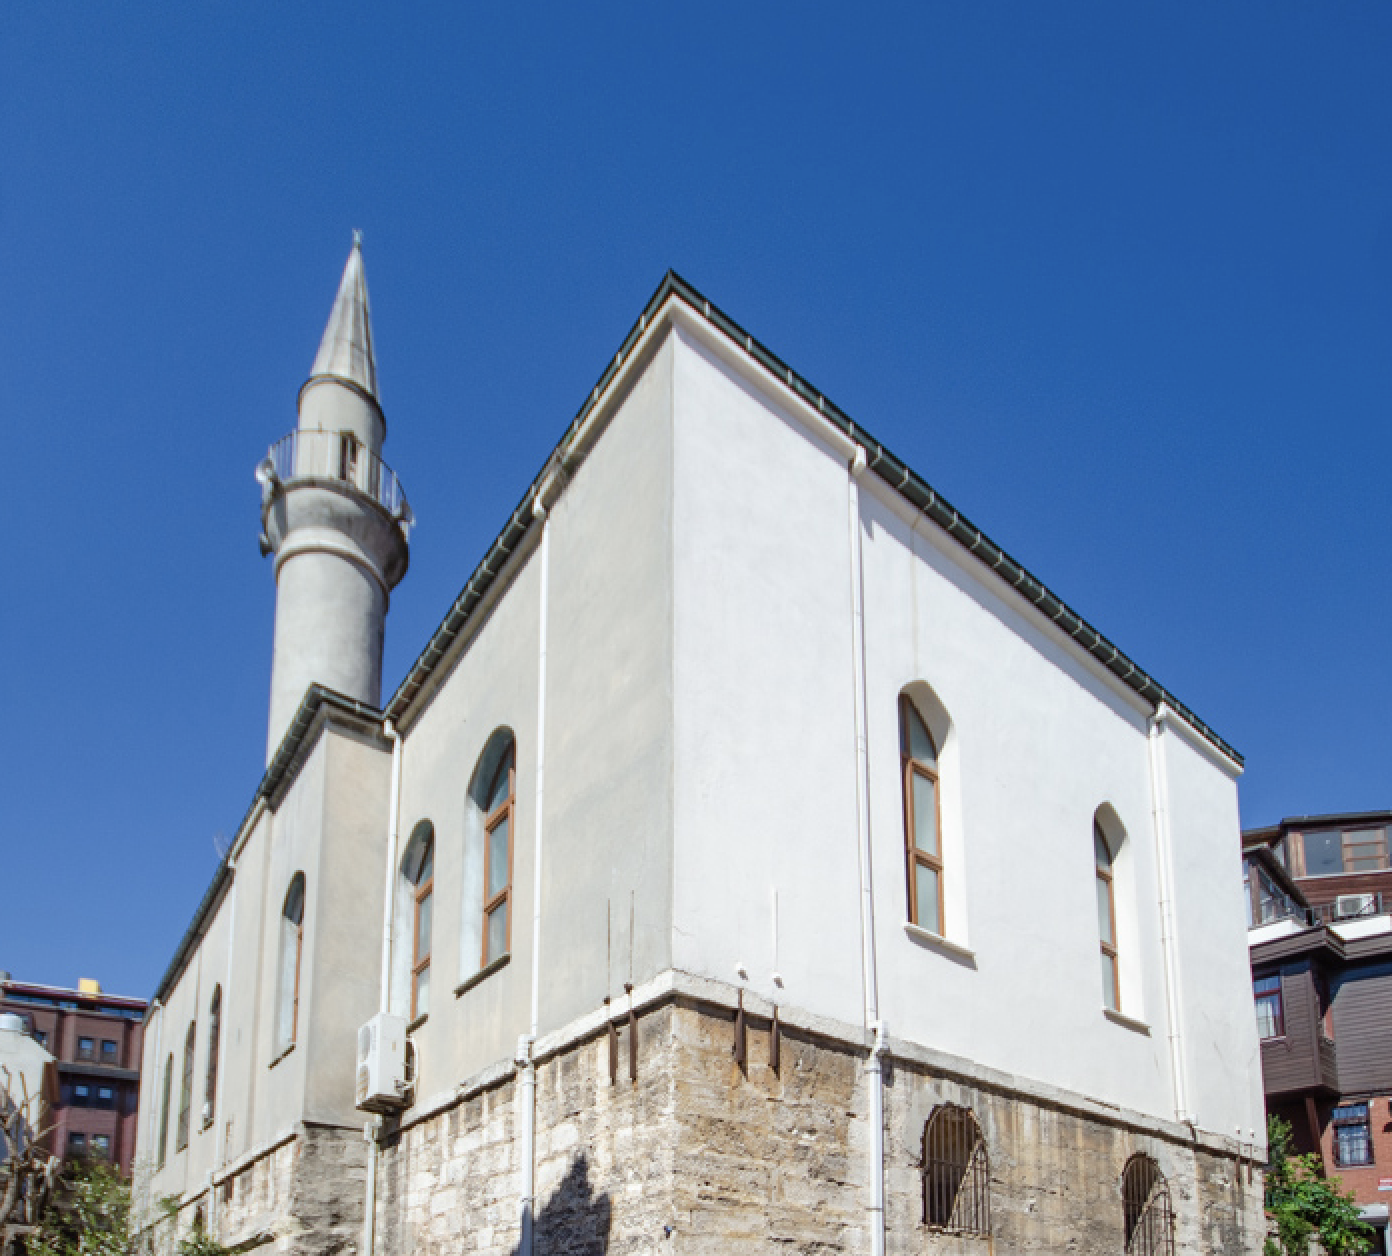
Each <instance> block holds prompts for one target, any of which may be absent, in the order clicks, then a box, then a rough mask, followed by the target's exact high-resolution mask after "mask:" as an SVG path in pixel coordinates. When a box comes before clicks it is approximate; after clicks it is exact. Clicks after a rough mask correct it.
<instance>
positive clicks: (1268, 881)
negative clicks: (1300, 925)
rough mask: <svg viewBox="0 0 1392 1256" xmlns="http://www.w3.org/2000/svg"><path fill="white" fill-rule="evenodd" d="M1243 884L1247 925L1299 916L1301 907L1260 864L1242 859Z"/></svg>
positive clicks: (1265, 923)
mask: <svg viewBox="0 0 1392 1256" xmlns="http://www.w3.org/2000/svg"><path fill="white" fill-rule="evenodd" d="M1242 866H1243V885H1244V887H1245V888H1246V890H1247V927H1248V928H1249V929H1251V928H1254V927H1255V926H1257V925H1269V924H1271V923H1272V921H1275V920H1285V919H1286V918H1287V917H1290V916H1299V915H1300V914H1301V909H1300V907H1299V906H1298V905H1297V903H1296V901H1295V899H1293V898H1292V897H1291V896H1290V895H1289V894H1287V893H1286V891H1285V890H1283V889H1282V888H1281V887H1280V886H1279V885H1277V884H1276V882H1275V881H1274V880H1273V879H1272V876H1271V874H1270V873H1269V872H1267V870H1266V869H1265V868H1263V867H1262V866H1261V864H1259V863H1257V862H1256V861H1255V860H1252V859H1247V860H1244V861H1243V865H1242Z"/></svg>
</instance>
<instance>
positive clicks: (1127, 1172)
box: [1121, 1153, 1174, 1256]
mask: <svg viewBox="0 0 1392 1256" xmlns="http://www.w3.org/2000/svg"><path fill="white" fill-rule="evenodd" d="M1121 1214H1122V1225H1123V1229H1124V1233H1125V1236H1126V1249H1125V1250H1126V1253H1127V1256H1172V1254H1173V1252H1174V1212H1173V1211H1172V1209H1171V1207H1170V1188H1169V1184H1168V1183H1167V1182H1166V1181H1165V1175H1164V1174H1163V1173H1161V1172H1160V1166H1159V1165H1158V1164H1156V1163H1155V1161H1154V1160H1152V1159H1151V1158H1150V1157H1149V1156H1147V1155H1144V1154H1139V1153H1138V1154H1137V1155H1134V1156H1132V1157H1131V1159H1130V1160H1128V1161H1127V1162H1126V1167H1125V1169H1123V1170H1122V1174H1121Z"/></svg>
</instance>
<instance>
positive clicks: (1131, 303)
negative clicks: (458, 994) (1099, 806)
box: [0, 0, 1392, 994]
mask: <svg viewBox="0 0 1392 1256" xmlns="http://www.w3.org/2000/svg"><path fill="white" fill-rule="evenodd" d="M852 12H854V16H851V14H852ZM1389 65H1392V7H1389V6H1388V5H1386V4H1376V3H1371V2H1352V3H1346V4H1338V5H1318V6H1317V5H1311V4H1306V3H1282V2H1273V0H1262V2H1261V3H1232V4H1222V5H1212V4H1199V3H1191V4H1185V5H1179V6H1148V7H1146V6H1134V5H1117V4H1115V3H1111V2H1108V3H1096V4H1080V3H1060V4H1049V5H1042V4H1035V3H1019V4H1015V5H1001V4H992V3H978V2H972V3H966V2H965V0H964V2H962V3H953V4H912V5H905V6H902V7H900V8H897V9H895V8H879V7H875V8H867V7H866V6H860V7H858V8H853V7H852V6H846V5H828V6H824V7H821V8H818V7H815V6H813V5H810V4H799V5H786V6H775V5H750V4H742V5H721V4H705V5H699V6H698V5H652V4H646V5H638V4H632V5H623V6H618V5H614V6H604V7H597V6H590V5H575V4H566V5H555V6H551V7H541V6H524V5H499V4H493V5H480V4H473V3H449V4H436V5H430V4H419V5H410V6H406V5H401V6H387V5H379V6H365V5H364V6H357V5H352V4H347V3H338V4H332V5H331V4H312V3H302V4H301V3H297V4H270V3H257V4H233V3H230V2H221V3H212V2H210V3H200V4H174V3H169V4H163V5H159V6H153V5H141V4H125V5H94V4H78V3H63V2H57V3H50V4H42V5H18V4H12V5H6V6H4V8H3V10H2V11H0V422H2V423H3V433H4V453H3V462H4V468H5V474H4V477H3V490H0V523H3V530H4V537H5V542H6V543H5V546H4V549H3V555H4V557H3V564H4V567H3V588H2V591H0V612H2V613H0V660H3V662H2V663H0V666H2V667H3V673H0V675H2V676H3V689H2V690H0V692H3V695H4V703H3V707H2V708H0V711H2V712H3V719H0V765H3V766H2V767H0V785H3V788H0V881H3V885H4V888H5V891H6V893H5V909H4V911H3V912H0V968H9V969H12V970H14V972H15V973H16V975H17V976H23V977H26V978H31V979H36V980H43V981H53V982H59V983H64V984H70V983H73V982H75V981H76V979H77V977H78V976H79V975H91V976H96V977H99V978H101V979H102V980H103V981H104V982H105V983H106V985H107V986H108V988H114V989H117V990H119V991H121V992H128V993H132V994H149V993H150V992H151V990H152V988H153V986H154V983H155V981H156V979H157V978H158V976H159V974H160V972H161V971H162V970H163V967H164V964H165V963H166V961H167V960H168V958H169V956H170V954H171V953H172V950H173V947H174V945H175V943H176V942H177V940H178V938H179V936H180V935H181V934H182V932H183V930H184V928H185V926H186V925H187V923H188V920H189V918H190V916H191V914H192V912H193V909H194V907H195V905H196V903H197V902H198V899H199V897H200V895H201V894H202V892H203V890H204V888H205V886H206V884H207V881H208V878H209V876H210V875H211V873H212V871H213V868H214V866H215V854H214V839H215V837H216V835H218V834H229V833H231V832H232V831H233V830H234V829H235V826H236V824H237V822H238V821H239V819H240V818H241V816H242V814H243V812H244V810H245V809H246V806H247V804H248V803H249V801H250V799H251V796H252V792H253V790H254V788H255V786H256V783H257V781H258V779H259V777H260V773H261V769H262V763H263V741H264V736H265V720H266V701H267V687H268V669H269V659H270V640H271V623H272V610H273V595H274V587H273V578H272V573H271V568H270V565H269V563H268V562H267V561H265V560H263V559H262V558H261V557H260V556H259V554H258V553H257V547H256V537H257V530H258V523H257V501H258V498H257V489H256V485H255V483H254V481H253V479H252V470H253V467H254V466H255V464H256V462H257V460H258V459H259V458H260V457H261V456H262V455H263V453H264V452H265V449H266V446H267V445H268V444H269V443H270V442H272V441H273V440H275V439H276V438H278V437H279V436H281V435H282V434H284V433H285V432H286V431H288V430H289V429H290V428H291V427H292V426H293V424H294V421H295V394H296V390H297V388H298V387H299V385H300V383H301V382H302V381H303V379H304V377H305V375H306V374H307V372H308V369H309V365H310V363H311V361H312V359H313V356H314V351H315V348H316V346H317V343H318V338H319V335H320V332H321V330H322V328H323V324H324V320H325V318H326V317H327V314H328V309H329V304H330V301H331V299H332V296H333V292H334V287H335V284H336V283H337V280H338V275H339V271H340V268H341V267H342V264H343V261H344V258H345V256H346V253H347V249H348V246H349V242H350V232H351V229H352V228H354V227H361V228H362V229H363V230H364V232H365V235H366V258H367V269H368V277H369V281H370V284H371V288H372V297H373V307H374V319H375V327H376V335H377V345H378V363H379V368H380V374H381V380H382V389H383V396H384V402H385V407H386V412H387V418H388V424H389V434H388V440H387V446H386V451H385V452H386V456H387V458H388V460H389V461H390V463H391V464H392V465H393V466H394V467H395V468H396V470H397V471H398V472H399V473H400V475H401V477H402V479H403V481H404V482H405V485H406V488H407V491H408V493H409V495H410V497H411V500H412V503H413V505H414V507H415V510H416V513H417V516H418V518H419V520H420V527H419V529H418V531H417V533H416V537H415V545H414V549H413V555H412V569H411V572H410V575H409V576H408V578H407V580H406V581H405V583H404V584H403V585H402V587H401V588H400V590H399V591H398V593H397V595H396V597H395V600H394V603H393V607H392V613H391V616H390V619H389V621H388V627H387V657H386V669H385V670H386V677H387V685H388V688H389V689H390V688H391V687H393V686H394V685H395V684H396V682H397V681H398V680H399V679H400V677H401V675H402V674H403V673H404V671H405V669H406V668H407V667H408V666H409V663H410V661H411V660H412V659H413V658H414V657H415V655H416V653H417V652H418V651H419V650H420V649H421V647H422V646H423V645H424V643H425V640H426V638H427V636H428V634H429V633H430V631H431V630H432V629H433V628H434V626H435V625H436V624H437V623H438V621H439V619H440V618H441V617H442V615H443V614H444V612H445V610H446V608H447V606H448V604H449V602H450V599H451V598H452V597H453V596H454V595H455V593H456V592H457V591H458V590H459V588H460V587H461V586H462V584H463V582H464V580H465V579H466V578H467V576H468V574H469V572H470V571H471V570H472V568H473V566H474V564H475V562H476V561H477V560H478V558H479V557H480V556H481V554H482V553H483V551H484V549H485V547H486V546H487V544H488V543H489V541H490V540H491V539H492V537H493V536H494V534H495V533H496V531H497V529H498V527H499V526H500V524H501V522H502V520H503V519H504V516H505V514H506V512H507V511H508V509H510V508H511V506H512V505H513V504H514V503H515V502H516V501H517V499H518V497H519V496H520V495H521V493H522V491H523V489H524V487H525V486H526V484H527V482H528V481H529V480H530V478H531V476H532V475H533V474H534V472H535V471H536V470H537V469H538V467H539V466H540V464H541V462H542V460H543V458H544V457H545V455H546V453H547V452H548V451H549V449H550V448H551V446H552V445H553V443H554V442H555V440H556V439H557V437H558V436H559V434H560V433H561V431H562V430H563V428H564V426H565V424H566V423H567V422H568V420H569V419H570V417H571V416H572V414H573V413H574V412H575V410H576V409H577V407H578V406H579V404H580V402H581V401H582V400H583V398H584V396H585V394H586V392H587V391H588V390H589V388H590V387H591V385H592V384H593V382H594V380H595V379H596V377H597V376H598V375H599V373H600V371H601V369H602V367H603V365H604V363H605V361H606V359H607V358H608V357H609V356H610V355H611V354H612V353H613V352H614V350H615V349H616V348H617V347H618V344H619V342H620V340H621V338H622V336H623V334H624V332H625V331H626V330H627V328H628V326H629V324H630V323H631V322H632V320H633V319H634V318H635V317H636V316H637V314H638V312H639V311H640V309H641V308H642V306H643V303H644V302H645V301H646V299H647V297H648V296H649V294H650V293H651V291H652V290H653V288H654V287H655V286H656V285H657V283H658V281H659V280H660V278H661V276H662V274H663V272H664V271H665V270H666V269H667V268H668V267H669V266H670V267H673V268H675V269H677V270H678V271H680V272H681V273H682V274H683V275H685V276H686V277H687V278H689V279H690V280H691V281H692V282H693V283H695V284H696V285H697V286H698V287H700V288H701V289H702V290H704V291H705V292H706V293H707V294H708V295H709V296H710V297H711V298H712V299H713V300H715V301H717V302H718V303H719V304H721V305H722V306H723V307H724V308H725V309H726V310H727V311H728V312H729V313H730V314H731V315H732V316H733V317H735V318H736V319H738V320H739V321H740V322H742V323H743V324H744V325H745V326H747V327H748V328H749V329H750V330H751V331H753V332H754V333H755V334H756V335H757V336H759V337H761V338H762V339H763V340H764V341H765V342H766V343H767V344H768V345H769V346H770V347H771V348H772V349H774V351H775V352H777V353H779V354H780V355H782V356H783V357H784V358H785V359H786V360H787V361H789V362H791V363H792V364H793V365H794V366H796V367H797V368H798V369H799V370H800V371H802V372H803V374H805V375H806V376H807V377H808V378H810V379H811V380H812V382H813V383H814V384H815V385H816V386H818V387H819V388H821V389H823V390H824V391H825V392H826V393H827V394H828V395H830V396H831V397H833V398H835V399H836V400H837V401H838V402H839V404H840V405H842V406H843V407H844V408H845V409H846V410H847V411H848V412H849V413H850V414H852V415H853V416H854V417H856V418H857V419H858V420H860V421H861V422H862V423H863V424H864V425H865V426H867V427H868V428H869V429H870V430H871V431H872V432H874V433H875V434H876V435H877V436H879V438H880V439H881V440H883V441H884V442H885V443H886V444H888V445H889V446H890V447H891V448H892V449H894V450H895V451H896V452H897V453H899V454H900V455H901V456H903V457H904V458H905V459H907V460H908V461H909V462H910V463H911V464H912V465H913V466H914V467H916V468H917V469H918V470H919V471H921V472H922V473H923V474H924V475H925V476H926V478H927V479H928V480H929V482H930V483H932V484H933V485H934V486H935V487H937V488H938V489H939V490H940V491H941V492H942V493H943V494H944V495H946V496H947V498H948V499H949V500H950V501H952V502H953V504H954V505H956V506H958V507H959V508H960V509H961V510H962V511H963V512H964V513H966V514H967V515H968V516H969V517H970V518H972V519H973V520H974V521H975V522H977V523H978V524H980V525H981V526H982V527H983V528H984V529H985V530H986V531H987V533H988V534H990V535H991V536H992V537H993V538H994V539H995V540H997V541H998V542H999V543H1001V544H1002V545H1004V546H1005V547H1006V548H1007V549H1008V550H1010V551H1011V552H1012V553H1014V554H1015V555H1016V556H1017V557H1019V558H1020V559H1021V560H1022V561H1023V562H1025V564H1026V565H1027V566H1029V567H1030V568H1031V569H1032V570H1033V571H1034V572H1035V574H1036V575H1038V576H1040V577H1041V578H1042V579H1043V580H1045V582H1046V583H1048V584H1049V585H1050V586H1051V587H1052V588H1053V589H1055V590H1056V591H1057V592H1058V593H1060V594H1061V595H1062V596H1063V597H1064V598H1065V599H1067V600H1068V601H1069V602H1071V603H1072V604H1073V605H1074V606H1075V607H1076V608H1077V609H1079V610H1080V611H1081V612H1082V613H1083V614H1084V615H1085V616H1087V617H1088V618H1089V619H1091V620H1092V622H1093V623H1095V624H1096V625H1097V626H1098V627H1099V628H1100V629H1101V630H1102V631H1104V632H1105V633H1107V634H1109V635H1110V636H1111V637H1112V638H1113V639H1114V640H1115V641H1117V642H1118V643H1119V644H1120V645H1121V646H1122V647H1123V648H1124V649H1126V650H1127V651H1128V652H1130V653H1131V655H1132V656H1133V657H1134V658H1135V659H1136V660H1137V661H1138V662H1140V663H1141V664H1142V665H1143V666H1144V667H1146V668H1147V669H1149V670H1150V671H1151V672H1152V673H1153V674H1154V675H1155V676H1156V677H1157V678H1159V679H1160V680H1161V681H1162V683H1164V684H1166V685H1168V686H1169V687H1170V688H1171V689H1172V690H1174V691H1175V692H1176V693H1177V694H1178V695H1179V696H1180V697H1181V698H1182V699H1183V700H1184V701H1186V702H1187V703H1189V704H1190V705H1191V706H1192V707H1193V708H1194V709H1195V710H1196V711H1197V712H1198V713H1199V714H1200V715H1201V716H1203V717H1204V718H1205V719H1207V720H1208V721H1210V722H1211V723H1212V724H1213V726H1214V727H1215V728H1217V729H1218V731H1219V732H1221V733H1222V734H1223V735H1224V736H1226V737H1227V738H1228V739H1229V740H1230V741H1231V742H1233V744H1235V745H1236V746H1237V747H1238V748H1239V749H1240V750H1241V751H1243V752H1244V753H1245V754H1246V756H1247V760H1248V770H1247V774H1246V776H1245V777H1244V778H1243V781H1242V785H1241V796H1242V809H1243V820H1244V822H1245V823H1246V824H1248V825H1251V824H1258V823H1264V822H1268V821H1272V820H1275V819H1277V818H1278V817H1280V816H1282V815H1285V814H1296V813H1308V812H1316V811H1324V810H1344V809H1361V808H1373V807H1386V806H1392V788H1389V782H1388V765H1389V757H1390V754H1392V733H1389V728H1388V718H1387V714H1388V712H1389V710H1392V664H1389V649H1388V627H1389V621H1392V595H1390V594H1389V565H1388V510H1387V505H1386V502H1385V498H1386V496H1387V490H1386V480H1387V470H1388V465H1389V454H1392V440H1390V439H1389V418H1392V415H1390V414H1389V400H1390V399H1392V353H1390V352H1389V348H1392V338H1390V337H1389V333H1390V332H1392V173H1389V172H1392V162H1389V153H1392V108H1390V107H1389V106H1390V104H1392V102H1390V101H1389V96H1392V75H1389V73H1388V66H1389Z"/></svg>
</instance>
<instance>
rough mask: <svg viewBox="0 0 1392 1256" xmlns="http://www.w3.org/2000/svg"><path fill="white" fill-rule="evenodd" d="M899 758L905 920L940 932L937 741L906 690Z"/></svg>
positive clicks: (901, 711)
mask: <svg viewBox="0 0 1392 1256" xmlns="http://www.w3.org/2000/svg"><path fill="white" fill-rule="evenodd" d="M899 764H900V769H901V772H902V778H903V789H904V848H905V857H906V860H907V865H908V868H907V871H908V882H909V886H908V889H909V921H910V922H911V923H912V924H915V925H918V926H919V928H921V929H927V930H928V931H929V932H930V933H937V934H941V933H943V931H944V930H943V915H944V912H943V859H942V807H941V804H940V802H939V789H938V747H937V743H936V742H935V741H934V740H933V735H932V733H930V732H929V731H928V725H927V723H926V722H925V721H924V719H923V716H922V715H921V714H920V713H919V710H918V708H917V707H916V706H915V705H914V704H913V701H912V700H911V699H910V698H909V696H908V694H900V695H899Z"/></svg>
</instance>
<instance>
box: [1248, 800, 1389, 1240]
mask: <svg viewBox="0 0 1392 1256" xmlns="http://www.w3.org/2000/svg"><path fill="white" fill-rule="evenodd" d="M1242 841H1243V854H1244V859H1245V868H1246V873H1247V889H1248V905H1247V910H1248V916H1247V924H1248V928H1249V933H1248V942H1249V945H1250V950H1251V957H1252V982H1253V994H1254V996H1255V999H1256V1006H1257V1026H1258V1032H1259V1034H1260V1037H1261V1062H1262V1084H1263V1089H1264V1090H1265V1092H1266V1104H1267V1111H1268V1112H1271V1113H1273V1114H1274V1115H1277V1116H1280V1117H1281V1118H1283V1119H1284V1120H1286V1121H1288V1122H1290V1125H1291V1130H1292V1134H1293V1136H1294V1141H1295V1145H1296V1148H1297V1149H1298V1150H1300V1151H1307V1152H1318V1153H1319V1156H1320V1159H1321V1161H1322V1162H1323V1164H1324V1167H1325V1170H1326V1172H1328V1173H1329V1174H1330V1175H1331V1176H1337V1177H1338V1178H1339V1180H1340V1181H1341V1182H1342V1184H1343V1186H1344V1188H1345V1189H1347V1190H1351V1191H1352V1192H1353V1193H1354V1197H1355V1198H1356V1199H1357V1201H1358V1203H1359V1205H1360V1206H1361V1207H1362V1208H1363V1210H1364V1215H1365V1218H1366V1219H1367V1220H1369V1221H1371V1222H1373V1223H1374V1224H1375V1225H1378V1226H1379V1227H1380V1228H1381V1231H1382V1233H1381V1235H1380V1238H1381V1240H1382V1242H1383V1244H1384V1247H1383V1248H1382V1249H1381V1250H1389V1249H1390V1248H1392V1245H1388V1231H1387V1217H1388V1207H1387V1206H1388V1204H1389V1202H1392V812H1386V811H1377V812H1360V813H1358V814H1346V815H1329V816H1300V817H1296V818H1293V819H1289V820H1283V821H1282V822H1281V823H1280V824H1278V825H1273V826H1272V827H1271V828H1266V829H1253V830H1250V831H1248V832H1246V833H1244V834H1243V836H1242Z"/></svg>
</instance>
